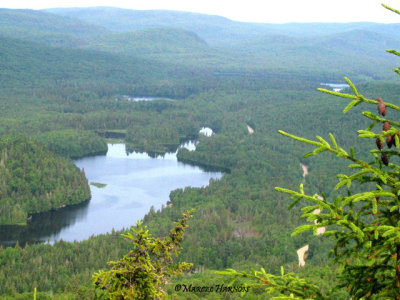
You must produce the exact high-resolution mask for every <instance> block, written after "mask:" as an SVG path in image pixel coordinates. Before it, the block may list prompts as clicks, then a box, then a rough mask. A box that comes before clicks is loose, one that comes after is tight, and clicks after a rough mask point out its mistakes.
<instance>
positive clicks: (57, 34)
mask: <svg viewBox="0 0 400 300" xmlns="http://www.w3.org/2000/svg"><path fill="white" fill-rule="evenodd" d="M108 32H110V31H109V30H108V29H106V28H104V27H102V26H97V25H93V24H88V23H86V22H84V21H81V20H79V19H76V18H70V17H67V16H59V15H54V14H50V13H47V12H43V11H38V10H31V9H4V8H0V35H4V36H8V37H12V38H18V39H23V40H30V41H35V42H40V43H44V44H47V45H51V46H60V47H77V46H80V45H82V44H83V43H84V42H85V40H86V39H87V38H89V37H95V36H99V35H102V34H106V33H108Z"/></svg>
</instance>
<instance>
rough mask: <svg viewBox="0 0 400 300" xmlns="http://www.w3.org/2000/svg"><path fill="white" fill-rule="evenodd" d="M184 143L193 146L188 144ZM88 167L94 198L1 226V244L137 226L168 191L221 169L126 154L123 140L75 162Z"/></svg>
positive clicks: (169, 157) (69, 238) (203, 182)
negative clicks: (25, 223)
mask: <svg viewBox="0 0 400 300" xmlns="http://www.w3.org/2000/svg"><path fill="white" fill-rule="evenodd" d="M185 147H188V148H190V149H191V150H193V149H194V147H195V146H194V145H192V144H191V143H187V144H186V145H185ZM75 164H76V165H77V166H78V167H79V168H81V169H82V168H84V169H85V173H86V177H87V178H88V180H89V182H96V183H102V184H106V186H105V187H103V188H98V187H96V186H93V185H91V186H90V189H91V192H92V199H91V200H90V201H88V202H86V203H82V204H80V205H76V206H70V207H66V208H63V209H60V210H57V211H53V212H48V213H41V214H37V215H34V216H33V217H32V220H31V222H29V223H28V226H0V243H2V244H4V245H7V244H14V243H15V241H16V240H19V241H20V243H25V242H27V241H28V242H31V243H32V242H37V241H50V242H54V241H55V240H60V239H62V240H64V241H74V240H76V241H81V240H84V239H87V238H88V237H90V236H91V235H97V234H102V233H106V232H111V231H112V229H116V230H119V229H122V228H128V227H130V226H131V225H134V224H135V222H136V221H137V220H140V219H142V218H143V217H144V215H145V214H146V213H147V212H148V211H149V210H150V207H151V206H154V208H155V209H156V210H157V209H159V208H161V206H162V205H163V204H164V205H165V204H166V202H167V201H168V200H169V193H170V192H171V191H172V190H174V189H177V188H183V187H186V186H192V187H201V186H206V185H208V183H209V180H210V179H211V178H214V179H218V178H220V177H221V176H222V173H220V172H205V171H203V170H202V169H200V168H199V167H194V166H190V165H186V164H184V163H181V162H178V161H177V158H176V154H175V153H170V154H166V155H165V156H164V157H157V158H151V157H149V156H148V155H147V154H146V153H132V154H126V152H125V145H124V144H114V145H111V144H109V145H108V152H107V154H106V155H99V156H93V157H86V158H82V159H79V160H76V161H75Z"/></svg>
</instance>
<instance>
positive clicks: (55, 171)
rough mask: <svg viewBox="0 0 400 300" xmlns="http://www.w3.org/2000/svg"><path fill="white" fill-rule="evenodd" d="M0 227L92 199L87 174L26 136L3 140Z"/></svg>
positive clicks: (1, 144)
mask: <svg viewBox="0 0 400 300" xmlns="http://www.w3.org/2000/svg"><path fill="white" fill-rule="evenodd" d="M0 153H1V157H0V178H1V181H0V190H1V194H0V224H1V225H5V224H6V225H10V224H25V223H26V219H27V216H28V215H29V214H33V213H38V212H43V211H48V210H51V209H57V208H60V207H64V206H67V205H71V204H77V203H80V202H83V201H85V200H89V199H90V190H89V186H88V182H87V179H86V177H85V174H84V173H83V172H81V171H80V170H79V169H78V168H77V167H75V166H74V165H73V164H72V162H70V161H68V160H66V159H63V158H61V157H58V156H56V155H55V154H53V153H52V152H50V151H49V150H47V149H46V148H44V147H43V146H40V145H39V144H36V143H35V142H33V141H32V140H30V139H28V138H26V137H24V136H3V137H1V138H0Z"/></svg>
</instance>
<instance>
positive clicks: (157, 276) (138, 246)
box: [93, 211, 193, 300]
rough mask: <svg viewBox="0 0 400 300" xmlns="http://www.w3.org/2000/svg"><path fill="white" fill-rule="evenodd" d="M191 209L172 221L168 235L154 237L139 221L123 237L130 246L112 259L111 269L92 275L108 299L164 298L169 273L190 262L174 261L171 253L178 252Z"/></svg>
mask: <svg viewBox="0 0 400 300" xmlns="http://www.w3.org/2000/svg"><path fill="white" fill-rule="evenodd" d="M192 212H193V211H186V212H185V213H184V214H183V215H182V218H181V219H180V220H179V221H178V222H177V223H175V227H174V228H173V229H172V230H171V231H170V234H169V236H167V237H165V238H163V239H159V238H154V237H152V235H151V234H150V233H149V231H148V230H147V228H146V226H145V227H143V225H142V223H141V222H138V223H137V224H136V228H133V227H131V229H130V231H129V232H127V233H126V234H123V235H122V236H123V237H124V238H125V240H126V241H127V242H132V243H133V249H132V250H131V251H130V252H129V253H128V254H126V255H124V257H123V258H122V259H120V260H119V261H117V262H116V261H111V262H109V265H111V266H112V269H111V270H110V271H99V272H97V273H95V274H94V275H93V282H94V283H95V285H96V286H97V287H98V288H101V289H103V290H106V291H107V294H106V297H107V298H108V299H138V300H141V299H161V298H164V297H165V291H164V289H163V285H164V284H165V283H166V282H167V280H168V278H169V277H171V276H172V275H179V274H182V272H183V271H185V270H188V269H190V267H191V266H192V264H188V263H185V262H181V263H177V264H174V262H173V256H176V255H178V254H179V250H180V249H181V243H182V240H183V235H184V232H185V229H186V228H187V227H188V225H187V224H186V223H187V221H188V219H189V218H191V217H192Z"/></svg>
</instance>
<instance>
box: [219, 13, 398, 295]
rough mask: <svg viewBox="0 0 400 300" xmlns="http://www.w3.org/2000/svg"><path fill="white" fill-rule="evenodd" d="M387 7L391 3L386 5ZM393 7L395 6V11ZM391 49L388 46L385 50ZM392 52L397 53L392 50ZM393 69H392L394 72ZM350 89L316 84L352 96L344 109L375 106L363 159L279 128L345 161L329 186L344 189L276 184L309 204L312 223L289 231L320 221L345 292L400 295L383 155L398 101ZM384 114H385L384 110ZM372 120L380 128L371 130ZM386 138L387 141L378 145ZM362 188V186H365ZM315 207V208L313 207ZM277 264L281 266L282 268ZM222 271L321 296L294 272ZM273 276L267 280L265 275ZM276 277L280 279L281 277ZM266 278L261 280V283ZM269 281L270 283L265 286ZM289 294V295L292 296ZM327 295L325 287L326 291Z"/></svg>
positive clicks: (387, 154) (392, 183)
mask: <svg viewBox="0 0 400 300" xmlns="http://www.w3.org/2000/svg"><path fill="white" fill-rule="evenodd" d="M391 10H392V9H391ZM395 12H397V11H395ZM389 52H392V53H394V52H393V51H390V50H389ZM394 54H396V55H398V54H397V53H394ZM397 71H398V70H395V72H397ZM345 80H346V81H347V83H348V84H349V85H350V88H351V90H352V92H353V94H354V95H351V94H348V93H340V92H333V91H330V90H325V89H319V90H320V91H321V92H324V93H328V94H331V95H334V96H337V97H340V98H345V99H351V100H352V101H351V102H350V103H349V104H348V105H347V107H346V108H345V109H344V113H347V112H348V111H349V110H350V109H351V108H352V107H354V106H357V105H360V104H362V103H368V104H371V105H373V106H374V107H377V108H378V113H379V114H380V115H382V117H380V116H377V115H376V114H374V113H372V112H369V111H365V112H363V113H362V114H363V115H364V116H365V117H367V118H368V119H369V120H370V125H369V126H368V127H367V128H366V129H365V130H359V131H358V133H359V138H367V139H372V141H371V142H370V144H373V145H374V147H375V146H377V147H378V150H376V149H373V150H371V151H370V154H371V155H372V157H373V159H372V161H369V162H366V161H364V160H361V159H359V158H357V156H356V155H355V152H354V149H353V147H351V148H350V153H348V152H346V151H345V150H344V149H343V148H341V147H339V146H338V144H337V142H336V140H335V138H334V136H333V135H332V134H329V136H330V140H331V144H332V145H331V144H330V143H329V142H328V141H326V140H325V139H323V138H322V137H320V136H317V137H316V138H317V140H318V141H315V140H310V139H306V138H302V137H298V136H295V135H292V134H289V133H286V132H284V131H279V132H280V133H281V134H282V135H284V136H287V137H289V138H292V139H294V140H297V141H300V142H302V143H306V144H310V145H312V146H314V150H313V151H311V152H309V153H307V154H305V155H304V156H303V157H309V156H314V155H317V154H320V153H322V152H331V153H333V154H335V155H336V156H338V157H340V158H344V159H347V160H349V161H350V162H351V164H350V165H349V168H351V169H352V170H356V171H355V172H354V171H353V174H351V175H346V174H338V175H337V177H338V179H339V183H338V184H337V185H336V187H335V189H339V188H341V187H342V186H343V187H346V192H347V194H344V195H339V196H337V197H336V198H335V199H334V200H329V199H328V198H327V197H325V196H324V195H323V198H320V197H319V196H318V195H317V194H315V195H313V196H310V195H307V194H305V192H304V188H303V185H302V184H301V185H300V189H299V191H298V192H297V191H293V190H291V189H285V188H280V187H277V188H276V190H278V191H280V192H284V193H287V194H290V195H291V197H292V199H294V201H293V203H292V204H291V206H290V207H293V206H294V205H295V204H297V203H298V202H299V201H300V200H302V199H304V200H306V202H308V203H310V202H311V205H310V206H306V207H303V208H302V211H303V215H302V218H306V219H307V221H309V222H314V224H312V225H308V224H307V225H302V226H300V227H297V228H296V230H295V231H294V232H293V234H292V236H296V235H298V234H300V233H303V232H305V231H309V230H312V231H313V232H314V234H315V235H316V234H317V229H318V228H321V227H326V228H327V229H328V230H327V231H326V232H325V233H323V236H325V237H330V238H331V239H332V240H333V241H334V245H333V247H332V249H331V251H330V254H331V255H332V256H333V257H334V261H335V262H337V263H340V264H341V269H340V276H339V278H340V281H341V283H340V285H339V286H340V287H346V288H347V289H348V292H349V294H350V295H351V296H352V297H354V298H355V299H361V298H363V297H366V298H369V297H372V298H373V299H382V298H384V299H398V298H399V297H400V234H399V223H398V220H399V218H400V206H399V200H400V183H399V180H398V177H399V170H400V168H399V166H398V165H397V164H394V163H389V161H390V160H391V159H392V160H393V159H394V157H396V156H398V155H399V152H398V151H396V150H389V149H390V148H391V147H392V146H394V147H395V148H399V147H400V145H399V140H398V133H399V132H400V130H399V127H400V124H399V123H398V122H395V121H392V119H393V117H391V118H387V117H385V116H386V113H387V112H386V110H387V108H389V109H392V110H389V111H390V112H392V111H394V112H396V111H397V112H399V111H400V107H399V106H397V105H395V104H392V103H389V102H383V101H382V99H381V98H377V99H376V100H372V99H368V98H366V97H364V96H363V95H362V94H360V93H359V92H358V91H357V89H356V87H355V85H354V84H353V83H352V82H351V81H350V80H349V79H348V78H345ZM389 115H390V114H389ZM378 124H382V125H383V129H382V131H381V130H378V132H376V130H375V131H374V130H373V129H374V127H375V126H376V125H378ZM385 140H386V144H387V147H388V148H389V149H384V143H385ZM354 183H358V184H359V185H360V186H361V188H363V191H362V192H355V191H354V188H353V189H352V185H354ZM365 190H367V191H365ZM317 209H318V210H319V211H320V213H316V212H315V210H317ZM282 270H283V269H282ZM224 274H225V275H230V276H235V277H238V276H244V277H250V276H252V278H253V279H254V280H255V281H259V282H261V283H264V284H266V285H267V290H270V291H278V292H280V293H282V294H283V295H284V296H280V297H277V298H276V299H292V298H293V297H294V296H296V297H300V298H299V299H304V298H312V299H325V298H326V297H327V296H324V295H323V294H321V293H320V292H319V289H318V288H317V287H315V286H309V285H308V283H307V281H304V280H302V279H299V278H297V277H291V276H290V275H289V276H287V275H286V276H285V275H284V274H283V271H282V272H281V276H279V277H275V276H274V275H270V274H267V273H266V272H265V271H264V269H261V272H255V271H253V272H252V273H251V274H249V273H246V272H242V273H239V272H237V271H235V270H227V271H226V272H224ZM271 279H273V280H271ZM274 280H276V281H274ZM281 281H282V282H283V283H281ZM266 282H267V283H266ZM269 285H271V286H270V287H269ZM293 295H294V296H293ZM327 295H328V296H329V298H331V295H330V293H327Z"/></svg>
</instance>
